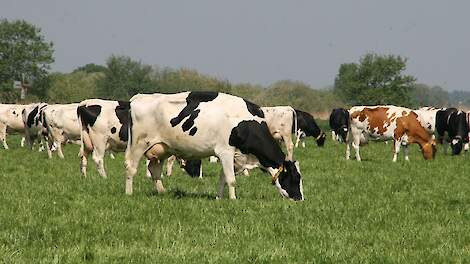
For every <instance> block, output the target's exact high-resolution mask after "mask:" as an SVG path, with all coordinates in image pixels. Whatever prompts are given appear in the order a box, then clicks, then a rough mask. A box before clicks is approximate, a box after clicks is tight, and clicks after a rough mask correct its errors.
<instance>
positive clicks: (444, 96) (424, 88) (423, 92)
mask: <svg viewBox="0 0 470 264" xmlns="http://www.w3.org/2000/svg"><path fill="white" fill-rule="evenodd" d="M411 97H412V99H413V107H414V108H419V107H421V106H436V107H445V106H449V93H448V92H447V91H445V90H444V89H442V87H440V86H433V87H430V86H428V85H426V84H422V83H418V84H415V85H413V88H412V90H411Z"/></svg>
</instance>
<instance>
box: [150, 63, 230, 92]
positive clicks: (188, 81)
mask: <svg viewBox="0 0 470 264" xmlns="http://www.w3.org/2000/svg"><path fill="white" fill-rule="evenodd" d="M153 77H154V80H155V83H156V86H157V87H158V91H159V92H161V93H178V92H184V91H202V90H204V91H217V92H225V93H230V90H231V85H230V83H229V82H228V81H222V80H219V79H217V78H214V77H211V76H209V75H204V74H201V73H199V72H197V71H195V70H191V69H186V68H180V69H177V70H173V69H170V68H163V69H161V68H156V69H155V70H154V75H153Z"/></svg>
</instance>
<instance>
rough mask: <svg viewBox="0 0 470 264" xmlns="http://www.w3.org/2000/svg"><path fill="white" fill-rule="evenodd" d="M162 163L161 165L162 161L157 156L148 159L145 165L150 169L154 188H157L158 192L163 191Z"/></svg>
mask: <svg viewBox="0 0 470 264" xmlns="http://www.w3.org/2000/svg"><path fill="white" fill-rule="evenodd" d="M162 165H163V161H161V160H159V159H157V158H152V159H151V160H149V163H148V166H147V169H148V171H150V173H151V175H152V179H153V183H154V185H155V189H156V190H157V192H158V193H163V192H165V188H164V187H163V183H162Z"/></svg>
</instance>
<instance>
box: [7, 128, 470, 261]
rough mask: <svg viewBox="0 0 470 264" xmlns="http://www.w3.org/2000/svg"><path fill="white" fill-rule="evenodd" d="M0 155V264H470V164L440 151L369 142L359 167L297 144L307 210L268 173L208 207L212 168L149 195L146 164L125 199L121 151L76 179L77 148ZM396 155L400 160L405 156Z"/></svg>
mask: <svg viewBox="0 0 470 264" xmlns="http://www.w3.org/2000/svg"><path fill="white" fill-rule="evenodd" d="M8 140H9V144H10V147H11V148H10V150H4V149H1V150H0V177H1V188H0V193H1V194H0V260H1V261H2V262H3V263H87V262H89V263H157V262H159V263H247V262H255V263H358V262H360V263H404V262H405V263H410V262H411V263H441V262H457V263H459V262H470V232H469V231H470V194H469V190H470V180H469V172H470V156H468V155H460V156H450V155H447V156H446V155H444V154H443V153H442V148H439V152H438V153H437V156H436V159H435V160H434V161H424V159H423V158H422V155H421V153H420V151H419V148H418V147H417V146H413V147H411V148H410V160H411V162H405V161H404V159H403V155H399V159H398V162H396V163H392V161H391V160H392V145H391V144H388V145H385V144H384V143H370V144H369V145H368V146H365V147H363V148H362V149H361V156H362V158H363V162H361V163H359V162H356V161H354V160H351V161H346V160H345V159H344V148H345V146H344V144H340V143H337V142H332V141H331V138H330V137H328V140H327V142H326V144H325V147H324V148H319V147H317V146H316V144H315V143H314V142H313V141H312V140H308V141H307V148H305V149H303V148H297V149H296V150H295V158H296V159H297V160H299V161H300V165H301V171H302V174H303V180H304V195H305V198H306V200H305V201H303V202H292V201H289V200H286V199H283V198H281V197H280V195H279V194H278V193H277V191H276V190H275V188H274V187H273V186H272V185H271V183H270V177H269V176H268V175H267V174H264V173H263V172H261V171H260V170H253V171H252V172H251V175H250V176H249V177H246V176H243V175H240V176H238V177H237V189H236V191H237V197H238V199H237V200H235V201H230V200H227V199H224V200H215V196H216V190H217V185H218V175H219V170H220V165H219V164H209V163H208V162H207V161H204V164H203V170H204V177H203V179H195V178H190V177H189V176H187V175H185V174H184V172H182V171H181V170H180V169H179V168H177V167H176V166H175V169H174V175H173V176H172V177H165V178H164V180H163V181H164V185H165V187H166V189H167V192H166V193H164V194H156V192H155V191H154V190H153V185H152V184H151V182H150V181H149V179H147V178H146V177H145V173H144V166H141V168H140V171H139V175H138V176H136V178H135V181H134V194H133V195H132V196H126V195H125V194H124V166H123V154H118V155H117V156H116V159H115V160H111V159H110V158H109V157H107V158H106V161H105V162H106V167H107V170H108V175H109V176H108V178H106V179H104V178H101V177H100V176H99V175H98V173H97V171H96V168H95V165H94V163H93V162H92V161H91V162H90V163H89V176H88V178H83V177H82V176H81V175H80V173H79V161H78V157H77V153H78V146H74V145H68V146H66V147H65V156H66V158H65V160H60V159H59V158H58V157H57V156H56V155H55V156H54V158H53V159H48V158H47V155H46V153H44V152H31V151H29V150H27V149H25V148H20V147H19V137H18V136H11V137H9V139H8ZM400 154H402V153H400Z"/></svg>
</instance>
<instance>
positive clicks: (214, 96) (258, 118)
mask: <svg viewBox="0 0 470 264" xmlns="http://www.w3.org/2000/svg"><path fill="white" fill-rule="evenodd" d="M130 116H131V118H130V124H129V131H130V133H129V141H128V146H127V150H126V154H125V164H126V194H132V182H133V177H134V175H135V174H136V172H137V167H138V164H139V160H140V159H141V157H142V156H144V155H145V156H146V158H147V159H149V160H150V163H149V165H148V169H149V170H150V171H151V174H152V178H153V181H154V185H155V188H156V190H157V192H164V191H165V189H164V187H163V184H162V181H161V169H162V163H163V162H164V161H165V160H166V159H167V158H168V157H169V156H170V155H176V156H178V157H181V158H184V159H201V158H204V157H209V156H211V155H214V156H217V157H218V158H219V159H220V161H221V164H222V170H221V173H220V181H219V192H218V196H217V197H218V198H222V197H223V194H224V189H225V185H227V186H228V193H229V198H230V199H236V195H235V172H236V171H237V172H238V171H240V169H243V166H237V168H234V165H236V164H237V163H235V162H234V158H235V152H236V150H237V149H238V150H239V151H240V152H241V153H242V154H244V155H249V156H254V157H256V158H257V160H258V161H259V163H260V164H261V165H262V166H263V167H265V168H267V170H268V171H269V173H270V174H271V177H272V183H273V185H275V186H276V187H277V189H278V191H279V193H280V194H281V195H282V196H283V197H287V198H290V199H293V200H303V199H304V196H303V188H302V178H301V175H300V171H299V169H298V162H294V161H290V160H287V159H286V155H285V154H284V153H283V152H282V150H281V148H280V146H279V145H278V143H277V142H276V140H275V139H274V138H273V136H272V135H271V133H270V131H269V128H268V125H267V124H266V121H265V120H264V113H263V111H262V110H261V109H260V107H259V106H257V105H255V104H253V103H251V102H249V101H246V100H244V99H243V98H240V97H236V96H233V95H229V94H224V93H218V92H204V91H197V92H183V93H177V94H170V95H163V94H154V95H147V96H134V98H132V99H131V104H130ZM242 165H243V164H242Z"/></svg>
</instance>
